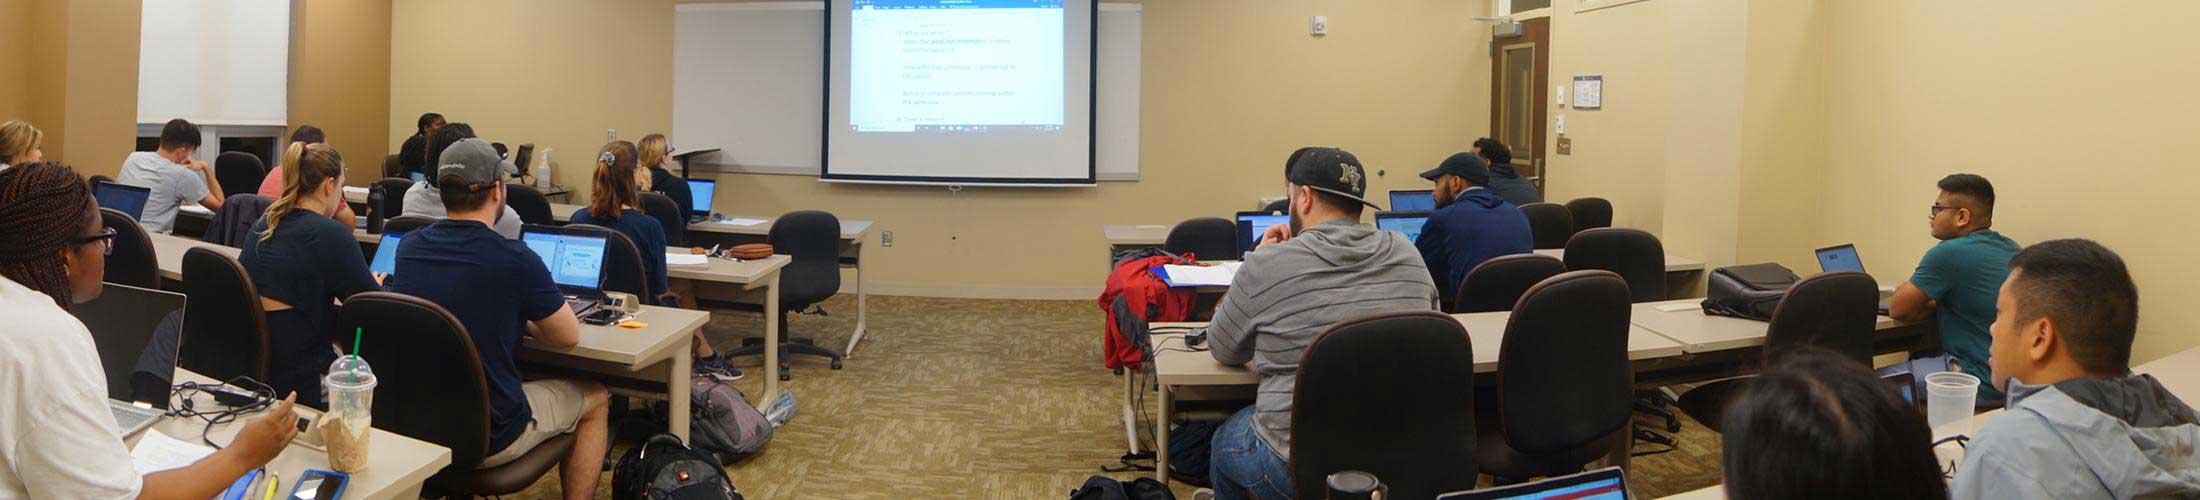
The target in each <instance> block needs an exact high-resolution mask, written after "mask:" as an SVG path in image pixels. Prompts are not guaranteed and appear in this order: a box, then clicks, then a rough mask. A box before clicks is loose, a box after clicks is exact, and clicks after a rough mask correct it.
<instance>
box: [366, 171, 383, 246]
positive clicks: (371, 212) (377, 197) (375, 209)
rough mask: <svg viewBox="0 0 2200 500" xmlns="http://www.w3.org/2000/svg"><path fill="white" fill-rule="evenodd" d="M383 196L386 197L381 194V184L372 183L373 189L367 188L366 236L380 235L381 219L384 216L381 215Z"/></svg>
mask: <svg viewBox="0 0 2200 500" xmlns="http://www.w3.org/2000/svg"><path fill="white" fill-rule="evenodd" d="M384 196H387V194H385V193H383V192H382V183H379V182H377V183H374V186H373V187H370V188H367V234H382V218H383V217H384V215H385V214H383V213H382V197H384Z"/></svg>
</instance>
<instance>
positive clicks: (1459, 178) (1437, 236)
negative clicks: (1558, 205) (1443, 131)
mask: <svg viewBox="0 0 2200 500" xmlns="http://www.w3.org/2000/svg"><path fill="white" fill-rule="evenodd" d="M1421 178H1423V179H1428V180H1431V181H1435V182H1436V211H1435V212H1432V213H1430V214H1429V217H1428V223H1427V224H1425V225H1423V226H1421V237H1420V238H1417V239H1415V240H1414V241H1413V246H1414V248H1418V249H1420V250H1421V261H1422V262H1423V263H1425V264H1427V265H1428V272H1429V277H1430V278H1432V279H1433V280H1434V281H1435V282H1436V290H1437V291H1438V292H1439V293H1441V294H1442V295H1443V299H1442V300H1443V304H1444V305H1445V306H1446V307H1447V308H1448V307H1449V306H1450V305H1451V302H1452V300H1454V299H1455V298H1456V297H1454V295H1456V294H1458V292H1459V282H1460V281H1462V280H1464V279H1466V277H1467V271H1472V270H1474V266H1478V265H1482V261H1485V260H1490V259H1492V258H1496V257H1498V256H1504V255H1512V254H1516V253H1528V252H1532V251H1535V234H1534V232H1533V231H1532V230H1530V229H1529V228H1528V216H1527V215H1525V214H1522V213H1520V207H1519V206H1515V205H1513V204H1512V202H1510V201H1505V199H1504V198H1502V197H1499V196H1498V194H1497V192H1496V191H1492V190H1490V189H1489V187H1488V186H1489V183H1490V171H1489V166H1488V165H1487V164H1485V163H1483V162H1482V158H1481V157H1480V156H1476V155H1475V154H1474V153H1459V154H1455V155H1451V157H1450V158H1445V159H1444V163H1442V164H1440V165H1437V166H1436V168H1435V169H1433V170H1429V171H1427V172H1422V173H1421Z"/></svg>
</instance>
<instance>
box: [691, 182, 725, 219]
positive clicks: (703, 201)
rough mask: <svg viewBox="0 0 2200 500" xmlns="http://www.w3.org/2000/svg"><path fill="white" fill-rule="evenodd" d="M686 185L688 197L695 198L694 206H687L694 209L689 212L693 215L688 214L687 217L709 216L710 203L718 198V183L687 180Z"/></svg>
mask: <svg viewBox="0 0 2200 500" xmlns="http://www.w3.org/2000/svg"><path fill="white" fill-rule="evenodd" d="M687 183H688V195H689V196H693V197H695V199H694V202H695V204H693V205H689V206H691V207H694V209H693V210H691V212H693V213H689V214H688V215H710V212H711V208H710V201H711V200H713V199H717V197H718V181H714V180H710V179H688V180H687Z"/></svg>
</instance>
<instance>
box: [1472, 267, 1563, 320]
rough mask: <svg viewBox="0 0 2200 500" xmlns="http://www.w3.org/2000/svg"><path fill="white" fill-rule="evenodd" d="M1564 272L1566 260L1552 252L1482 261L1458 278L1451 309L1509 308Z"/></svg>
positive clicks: (1480, 310) (1477, 310) (1483, 309)
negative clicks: (1553, 255) (1456, 292)
mask: <svg viewBox="0 0 2200 500" xmlns="http://www.w3.org/2000/svg"><path fill="white" fill-rule="evenodd" d="M1564 272H1566V263H1565V262H1562V261H1559V260H1558V258H1557V257H1552V256H1549V255H1537V254H1532V253H1523V254H1514V255H1505V256H1499V257H1497V258H1493V259H1490V260H1485V261H1482V264H1481V265H1477V266H1474V270H1471V271H1467V277H1466V278H1464V279H1461V280H1459V291H1458V294H1457V295H1455V297H1458V300H1457V301H1456V302H1455V303H1453V304H1452V308H1451V309H1450V311H1449V312H1453V313H1478V312H1490V311H1510V310H1512V308H1513V305H1514V304H1518V303H1519V302H1520V296H1522V295H1526V294H1527V293H1528V289H1529V288H1533V287H1535V285H1536V283H1541V282H1543V280H1545V279H1549V278H1550V277H1552V276H1557V275H1559V274H1560V273H1564Z"/></svg>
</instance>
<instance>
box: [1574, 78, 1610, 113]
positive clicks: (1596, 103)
mask: <svg viewBox="0 0 2200 500" xmlns="http://www.w3.org/2000/svg"><path fill="white" fill-rule="evenodd" d="M1603 108H1604V75H1591V76H1577V77H1574V109H1603Z"/></svg>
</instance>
